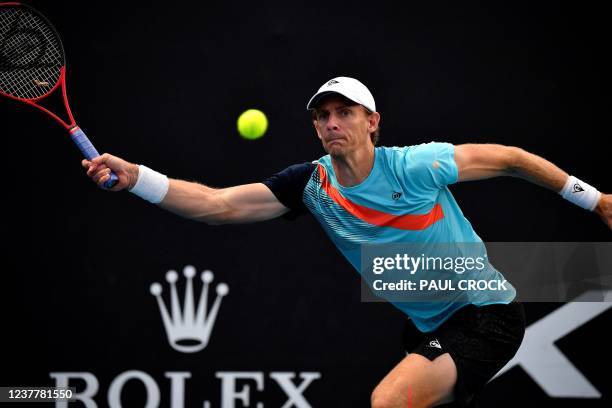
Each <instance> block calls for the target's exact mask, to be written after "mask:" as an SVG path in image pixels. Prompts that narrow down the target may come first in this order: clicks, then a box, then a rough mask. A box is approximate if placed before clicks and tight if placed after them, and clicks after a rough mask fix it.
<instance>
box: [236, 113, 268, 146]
mask: <svg viewBox="0 0 612 408" xmlns="http://www.w3.org/2000/svg"><path fill="white" fill-rule="evenodd" d="M267 129H268V118H266V115H265V114H264V113H263V112H262V111H260V110H257V109H249V110H247V111H244V112H242V114H241V115H240V116H239V117H238V132H239V133H240V135H241V136H242V137H244V138H245V139H249V140H254V139H259V138H260V137H262V136H263V135H264V133H266V130H267Z"/></svg>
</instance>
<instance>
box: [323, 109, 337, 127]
mask: <svg viewBox="0 0 612 408" xmlns="http://www.w3.org/2000/svg"><path fill="white" fill-rule="evenodd" d="M326 125H327V129H328V130H338V118H337V117H336V115H335V114H334V113H333V112H332V113H330V114H329V117H328V118H327V123H326Z"/></svg>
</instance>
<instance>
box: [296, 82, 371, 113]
mask: <svg viewBox="0 0 612 408" xmlns="http://www.w3.org/2000/svg"><path fill="white" fill-rule="evenodd" d="M330 93H339V94H340V95H343V96H346V97H347V98H349V99H350V100H351V101H353V102H357V103H358V104H360V105H363V106H365V107H366V108H367V109H368V110H370V111H372V112H376V103H375V102H374V97H373V96H372V94H371V93H370V90H369V89H368V88H366V86H365V85H364V84H362V83H361V82H359V81H358V80H356V79H355V78H349V77H337V78H334V79H330V80H329V81H327V82H326V83H324V84H323V86H322V87H320V88H319V90H318V91H317V93H316V94H315V95H314V96H313V97H312V98H310V100H309V101H308V105H306V109H314V107H315V105H316V104H317V103H318V102H319V100H321V98H322V97H324V96H325V95H328V94H330Z"/></svg>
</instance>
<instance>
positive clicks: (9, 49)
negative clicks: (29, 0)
mask: <svg viewBox="0 0 612 408" xmlns="http://www.w3.org/2000/svg"><path fill="white" fill-rule="evenodd" d="M63 66H64V55H63V51H62V47H61V43H60V40H59V38H58V36H57V34H56V33H55V31H54V30H53V29H52V28H51V27H50V26H49V24H47V23H46V22H45V20H43V19H42V18H40V17H39V16H37V15H36V14H34V13H32V12H31V11H30V10H28V9H24V8H20V7H0V91H1V92H4V93H6V94H9V95H11V96H15V97H18V98H24V99H36V98H39V97H41V96H44V95H46V94H47V93H48V92H49V91H51V89H53V87H54V86H55V84H56V83H57V81H58V80H59V77H60V70H61V68H62V67H63Z"/></svg>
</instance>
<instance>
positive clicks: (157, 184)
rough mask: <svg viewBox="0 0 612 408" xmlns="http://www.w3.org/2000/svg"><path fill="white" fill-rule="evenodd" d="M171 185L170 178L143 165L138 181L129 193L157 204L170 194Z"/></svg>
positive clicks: (139, 169)
mask: <svg viewBox="0 0 612 408" xmlns="http://www.w3.org/2000/svg"><path fill="white" fill-rule="evenodd" d="M169 184H170V182H169V180H168V177H166V176H165V175H163V174H161V173H158V172H156V171H155V170H151V169H150V168H148V167H147V166H143V165H142V164H141V165H139V166H138V180H137V181H136V184H135V185H134V187H132V188H131V189H130V190H129V191H130V193H132V194H135V195H137V196H138V197H140V198H142V199H144V200H147V201H149V202H151V203H153V204H157V203H160V202H161V201H162V200H163V199H164V197H165V196H166V193H168V186H169Z"/></svg>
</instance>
